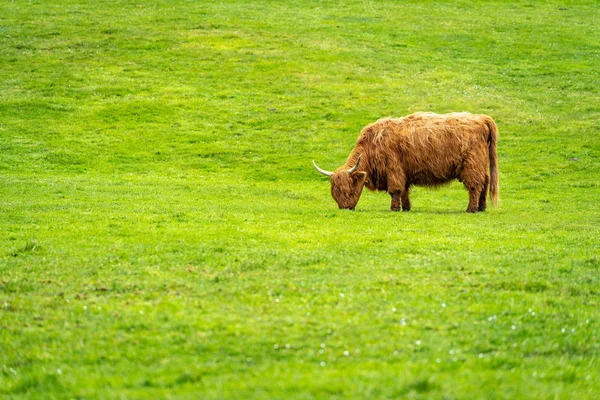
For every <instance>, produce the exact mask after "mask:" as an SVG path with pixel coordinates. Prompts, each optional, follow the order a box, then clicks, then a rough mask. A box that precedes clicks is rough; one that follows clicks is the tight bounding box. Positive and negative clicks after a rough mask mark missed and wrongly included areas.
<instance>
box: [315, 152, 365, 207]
mask: <svg viewBox="0 0 600 400" xmlns="http://www.w3.org/2000/svg"><path fill="white" fill-rule="evenodd" d="M361 157H362V156H358V159H357V160H356V165H354V167H352V168H350V169H345V168H343V167H340V168H338V169H337V170H336V171H335V172H329V171H325V170H324V169H321V168H319V166H318V165H317V164H316V163H315V162H314V160H313V165H314V166H315V169H316V170H317V171H319V172H320V173H322V174H323V175H327V176H328V177H329V180H330V181H331V196H332V197H333V199H334V200H335V201H336V203H337V204H338V206H339V207H340V208H347V209H350V210H354V207H356V203H358V199H359V198H360V194H361V193H362V190H363V187H364V184H365V180H366V179H367V173H366V172H364V171H358V164H359V163H360V158H361Z"/></svg>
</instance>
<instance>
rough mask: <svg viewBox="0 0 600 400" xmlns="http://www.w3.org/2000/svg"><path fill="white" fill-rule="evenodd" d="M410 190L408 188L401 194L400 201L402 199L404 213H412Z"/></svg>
mask: <svg viewBox="0 0 600 400" xmlns="http://www.w3.org/2000/svg"><path fill="white" fill-rule="evenodd" d="M409 194H410V188H409V187H407V188H406V190H405V191H403V192H402V193H400V199H402V211H410V197H408V196H409Z"/></svg>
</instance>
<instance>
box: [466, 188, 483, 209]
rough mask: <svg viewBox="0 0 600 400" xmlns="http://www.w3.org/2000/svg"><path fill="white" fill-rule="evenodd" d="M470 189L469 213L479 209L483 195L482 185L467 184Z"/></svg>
mask: <svg viewBox="0 0 600 400" xmlns="http://www.w3.org/2000/svg"><path fill="white" fill-rule="evenodd" d="M467 189H468V190H469V205H468V206H467V212H468V213H475V212H477V211H479V198H480V196H481V187H480V186H470V187H469V186H467Z"/></svg>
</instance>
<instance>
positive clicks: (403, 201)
mask: <svg viewBox="0 0 600 400" xmlns="http://www.w3.org/2000/svg"><path fill="white" fill-rule="evenodd" d="M408 193H409V192H408V190H405V191H397V192H393V193H390V195H391V196H392V207H391V208H392V211H400V205H402V211H410V198H409V197H408Z"/></svg>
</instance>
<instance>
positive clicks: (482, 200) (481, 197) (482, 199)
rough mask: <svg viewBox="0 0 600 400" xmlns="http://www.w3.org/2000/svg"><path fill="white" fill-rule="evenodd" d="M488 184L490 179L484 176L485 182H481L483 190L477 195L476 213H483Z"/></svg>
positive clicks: (485, 205)
mask: <svg viewBox="0 0 600 400" xmlns="http://www.w3.org/2000/svg"><path fill="white" fill-rule="evenodd" d="M489 183H490V177H489V176H487V175H486V176H485V181H484V182H483V189H482V190H481V194H480V195H479V207H477V211H485V208H486V207H487V191H488V186H489Z"/></svg>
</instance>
